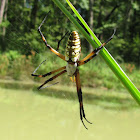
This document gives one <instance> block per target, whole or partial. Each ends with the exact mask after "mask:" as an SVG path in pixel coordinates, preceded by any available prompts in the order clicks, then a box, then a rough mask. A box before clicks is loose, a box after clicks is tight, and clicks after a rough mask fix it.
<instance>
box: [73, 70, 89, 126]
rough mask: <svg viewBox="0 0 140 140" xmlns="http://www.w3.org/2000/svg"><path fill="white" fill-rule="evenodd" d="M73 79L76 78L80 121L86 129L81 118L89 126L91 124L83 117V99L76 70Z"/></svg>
mask: <svg viewBox="0 0 140 140" xmlns="http://www.w3.org/2000/svg"><path fill="white" fill-rule="evenodd" d="M75 78H76V87H77V93H78V99H79V105H80V119H81V121H82V123H83V125H84V127H85V128H86V129H87V127H86V126H85V124H84V122H83V117H84V119H85V120H86V121H87V122H88V123H90V124H92V123H91V122H89V121H88V120H87V119H86V116H85V111H84V106H83V98H82V90H81V84H80V74H79V70H78V69H77V70H76V73H75Z"/></svg>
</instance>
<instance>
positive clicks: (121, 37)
mask: <svg viewBox="0 0 140 140" xmlns="http://www.w3.org/2000/svg"><path fill="white" fill-rule="evenodd" d="M61 1H63V3H64V5H65V6H66V7H67V8H68V9H69V6H68V5H67V4H66V2H65V1H64V0H61ZM71 2H72V3H73V4H74V6H75V7H76V8H77V9H78V12H79V13H80V14H81V15H82V17H83V18H84V19H85V21H86V22H87V23H89V24H90V20H89V14H90V12H91V10H92V11H93V14H94V16H93V28H92V30H93V31H94V32H95V34H96V35H97V37H98V38H99V39H100V40H101V41H102V42H104V41H105V40H106V39H107V38H109V37H110V35H111V34H112V32H113V28H115V27H117V32H116V34H115V37H114V39H113V40H111V42H110V43H109V44H108V45H107V46H106V48H107V49H108V50H109V52H110V53H111V54H112V56H113V57H114V58H115V60H116V61H118V62H119V64H120V65H121V67H122V69H123V70H124V71H125V72H126V74H127V75H128V76H129V78H130V79H131V80H132V81H133V82H134V84H135V85H136V86H137V87H138V89H140V80H139V79H140V70H139V68H140V46H139V44H140V32H139V31H140V26H139V24H138V23H139V22H140V18H138V17H139V15H140V8H139V3H140V1H138V0H135V1H131V0H128V1H123V0H119V1H118V0H115V1H114V0H108V1H104V0H99V1H94V4H93V5H90V4H89V2H90V1H89V0H77V1H76V0H71ZM5 7H6V8H5V9H4V14H3V21H2V23H1V24H0V31H1V32H0V78H1V79H15V80H23V81H24V80H35V81H40V82H42V81H44V78H42V79H40V78H33V77H31V76H30V74H31V73H32V72H33V71H34V69H35V68H36V67H37V66H38V65H39V64H40V63H41V62H42V61H43V60H45V59H47V61H46V63H45V64H43V65H42V66H41V67H40V69H39V70H38V71H37V73H39V74H44V73H47V72H49V71H52V70H54V69H56V68H59V67H60V66H64V65H66V63H65V62H64V61H62V60H61V59H59V58H57V57H56V56H55V55H54V54H52V53H51V52H50V51H49V50H48V49H47V48H46V47H45V45H44V44H43V41H42V39H41V38H40V35H39V33H38V31H37V29H38V26H39V25H40V23H41V21H42V20H43V18H44V17H45V16H46V14H47V13H48V12H49V11H51V12H50V13H49V14H48V17H47V20H46V22H45V23H44V25H43V26H42V32H43V33H44V34H45V36H46V39H47V41H48V43H49V44H50V45H51V46H52V47H54V48H56V47H57V42H58V40H60V39H61V37H62V36H63V35H64V34H65V33H66V32H67V31H72V30H76V29H75V28H74V26H73V24H72V23H70V22H69V20H68V19H67V17H66V16H65V15H64V14H63V13H62V12H61V11H60V10H59V9H58V8H57V7H56V6H55V4H54V3H53V2H52V1H51V0H47V1H45V0H31V1H28V0H21V1H18V0H14V1H8V3H6V6H5ZM70 11H71V10H70ZM71 14H73V13H71ZM74 16H75V15H74ZM80 37H81V47H82V54H81V58H83V57H84V56H86V55H87V54H88V53H89V50H90V47H89V44H88V42H87V41H86V40H85V39H84V38H83V36H81V35H80ZM67 39H68V36H66V37H65V38H64V40H63V41H62V42H61V44H60V50H59V51H60V52H61V53H63V54H64V51H65V45H66V41H67ZM80 74H81V81H82V82H81V83H82V85H83V86H88V87H104V88H107V89H115V90H117V89H119V90H120V89H123V88H122V87H123V86H122V84H121V83H120V82H119V80H118V79H117V78H116V77H115V75H114V74H113V73H112V72H111V70H110V69H109V68H108V66H107V65H106V64H105V63H104V61H103V60H101V58H99V57H98V58H95V59H94V60H92V61H91V62H89V63H87V64H86V65H84V66H81V67H80ZM57 81H59V82H60V83H61V84H66V85H70V84H73V83H71V82H70V81H69V78H68V77H67V75H63V76H62V77H59V78H58V80H57Z"/></svg>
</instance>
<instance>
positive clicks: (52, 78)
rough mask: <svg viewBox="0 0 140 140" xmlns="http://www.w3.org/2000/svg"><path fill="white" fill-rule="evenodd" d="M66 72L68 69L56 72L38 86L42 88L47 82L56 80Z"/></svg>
mask: <svg viewBox="0 0 140 140" xmlns="http://www.w3.org/2000/svg"><path fill="white" fill-rule="evenodd" d="M65 72H66V70H63V71H61V72H60V73H58V74H56V75H55V76H53V77H51V78H50V79H48V80H46V81H45V82H44V83H43V84H42V85H41V86H39V87H38V90H40V89H41V88H42V87H43V86H44V85H45V84H47V83H48V82H50V81H52V80H54V79H55V78H57V77H58V76H60V75H62V74H63V73H65Z"/></svg>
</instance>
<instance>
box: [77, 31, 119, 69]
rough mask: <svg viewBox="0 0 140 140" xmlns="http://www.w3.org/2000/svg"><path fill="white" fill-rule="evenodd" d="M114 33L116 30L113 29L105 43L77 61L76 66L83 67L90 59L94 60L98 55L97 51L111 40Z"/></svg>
mask: <svg viewBox="0 0 140 140" xmlns="http://www.w3.org/2000/svg"><path fill="white" fill-rule="evenodd" d="M115 32H116V29H114V32H113V34H112V36H111V37H110V38H109V39H107V41H106V42H104V43H103V44H102V45H101V46H100V47H98V48H96V49H95V50H93V51H92V52H91V53H90V54H88V55H87V56H86V57H85V58H84V59H82V60H80V61H78V66H80V65H83V64H85V63H87V62H88V61H90V60H91V59H92V58H94V57H95V56H97V54H98V53H99V51H100V50H101V49H102V48H103V47H104V46H105V45H106V44H107V43H108V42H109V41H110V40H111V39H112V38H113V36H114V34H115Z"/></svg>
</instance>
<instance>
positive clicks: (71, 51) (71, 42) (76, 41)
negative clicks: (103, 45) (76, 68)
mask: <svg viewBox="0 0 140 140" xmlns="http://www.w3.org/2000/svg"><path fill="white" fill-rule="evenodd" d="M80 53H81V43H80V37H79V35H78V33H77V32H76V31H73V32H72V33H71V34H70V36H69V39H68V42H67V46H66V51H65V59H66V61H68V62H77V61H78V60H79V57H80Z"/></svg>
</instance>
